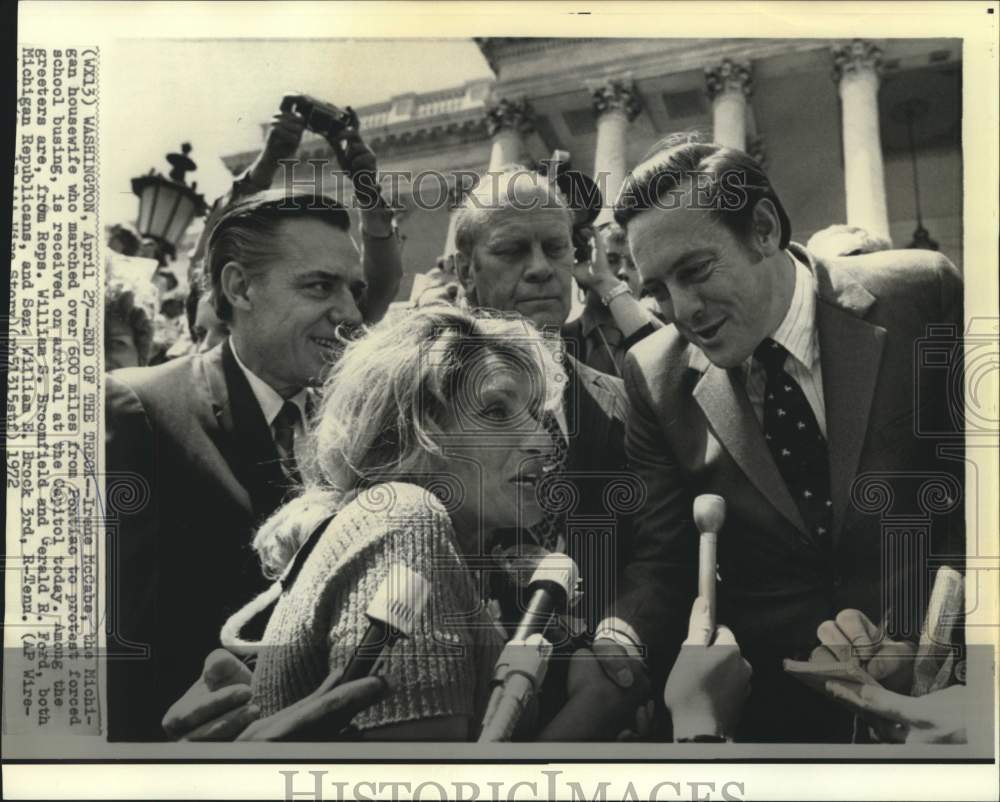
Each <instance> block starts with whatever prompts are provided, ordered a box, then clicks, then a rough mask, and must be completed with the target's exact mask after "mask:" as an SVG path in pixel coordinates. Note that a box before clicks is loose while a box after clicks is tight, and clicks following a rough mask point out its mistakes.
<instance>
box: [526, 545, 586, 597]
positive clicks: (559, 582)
mask: <svg viewBox="0 0 1000 802" xmlns="http://www.w3.org/2000/svg"><path fill="white" fill-rule="evenodd" d="M579 581H580V570H579V569H578V568H577V567H576V563H575V562H573V558H572V557H569V556H567V555H565V554H558V553H554V554H546V555H545V556H544V557H543V558H542V560H541V562H540V563H538V567H537V568H536V569H535V573H533V574H532V575H531V582H529V583H528V588H529V589H531V588H532V587H533V586H535V585H549V586H552V585H556V586H558V587H559V588H560V589H561V590H562V592H563V593H565V594H566V598H567V599H572V598H574V596H573V592H574V591H575V590H576V586H577V584H578V583H579Z"/></svg>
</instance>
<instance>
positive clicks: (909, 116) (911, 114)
mask: <svg viewBox="0 0 1000 802" xmlns="http://www.w3.org/2000/svg"><path fill="white" fill-rule="evenodd" d="M927 108H928V106H927V102H926V101H925V100H921V99H920V98H915V97H914V98H910V99H909V100H906V101H904V102H902V103H900V104H899V105H898V106H897V107H896V108H895V110H894V116H895V117H896V119H898V120H901V121H902V122H903V123H904V124H905V125H906V136H907V139H908V140H909V143H910V162H911V163H912V165H913V200H914V204H915V205H916V207H917V227H916V229H915V230H914V232H913V240H912V241H911V242H910V244H909V245H907V246H906V247H907V248H920V249H922V250H925V251H936V250H937V249H938V243H937V241H936V240H933V239H931V233H930V232H929V231H928V230H927V229H926V228H924V220H923V214H922V212H921V209H920V181H919V180H918V177H917V149H916V146H915V145H914V143H913V123H914V122H916V121H917V120H918V119H919V118H921V117H923V116H924V115H926V114H927Z"/></svg>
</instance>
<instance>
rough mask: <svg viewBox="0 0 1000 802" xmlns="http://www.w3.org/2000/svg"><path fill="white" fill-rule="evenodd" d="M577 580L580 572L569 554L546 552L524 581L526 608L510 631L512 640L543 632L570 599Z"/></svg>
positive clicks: (572, 597)
mask: <svg viewBox="0 0 1000 802" xmlns="http://www.w3.org/2000/svg"><path fill="white" fill-rule="evenodd" d="M579 581H580V571H579V569H578V568H577V567H576V563H575V562H573V558H572V557H568V556H566V555H565V554H546V555H545V556H544V557H543V558H542V560H541V562H539V563H538V567H537V568H536V569H535V573H533V574H532V575H531V581H530V582H529V583H528V592H529V593H531V598H530V599H529V600H528V609H527V610H525V611H524V617H523V618H522V619H521V623H520V624H518V626H517V630H516V631H515V632H514V637H513V638H511V640H512V641H526V640H527V639H528V638H529V637H530V636H531V635H533V634H535V633H538V634H540V635H544V634H545V630H546V628H547V627H548V625H549V624H550V623H551V621H552V619H553V617H554V616H555V615H556V613H557V612H558V611H559V610H561V609H565V608H566V606H567V602H568V601H569V600H570V599H574V595H573V593H574V591H575V590H576V586H577V584H578V583H579Z"/></svg>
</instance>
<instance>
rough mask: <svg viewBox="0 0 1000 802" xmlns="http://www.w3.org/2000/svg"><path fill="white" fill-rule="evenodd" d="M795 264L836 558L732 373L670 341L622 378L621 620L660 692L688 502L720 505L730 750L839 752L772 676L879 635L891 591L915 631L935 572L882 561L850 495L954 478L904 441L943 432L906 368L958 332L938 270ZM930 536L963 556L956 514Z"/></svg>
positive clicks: (686, 572) (686, 551) (923, 255)
mask: <svg viewBox="0 0 1000 802" xmlns="http://www.w3.org/2000/svg"><path fill="white" fill-rule="evenodd" d="M792 250H793V251H794V253H795V255H796V256H797V257H798V258H799V259H800V260H801V261H803V262H804V263H806V264H807V265H808V266H809V267H810V269H811V270H812V271H813V273H814V275H815V277H816V283H817V296H818V297H817V304H816V326H817V331H818V338H819V347H820V360H821V366H822V376H823V390H824V396H825V406H826V419H827V438H828V444H829V459H830V473H831V485H832V487H831V493H832V500H833V518H834V527H833V532H832V543H833V546H832V554H830V555H826V554H824V552H822V551H821V550H820V548H819V547H818V546H817V544H816V542H815V541H814V540H813V539H812V538H810V537H809V536H808V535H807V533H806V529H805V526H804V524H803V522H802V520H801V517H800V515H799V513H798V510H797V508H796V505H795V503H794V501H793V500H792V498H791V495H790V494H789V492H788V490H787V488H786V487H785V484H784V482H783V480H782V479H781V476H780V474H779V473H778V469H777V467H776V466H775V464H774V461H773V459H772V458H771V455H770V452H769V450H768V447H767V445H766V443H765V440H764V436H763V432H762V430H761V426H760V423H759V422H758V419H757V417H756V416H755V414H754V411H753V409H752V407H751V405H750V401H749V398H748V396H747V393H746V390H745V382H744V376H743V371H742V369H741V368H737V369H733V370H724V369H721V368H718V367H715V366H714V365H711V364H710V363H708V361H707V360H706V359H704V357H703V355H702V354H701V352H700V351H698V350H697V349H696V348H695V347H694V346H692V345H691V344H689V343H688V342H687V341H686V340H685V339H684V338H683V337H682V336H681V335H680V334H679V332H678V331H677V329H676V328H675V327H673V326H669V327H667V328H666V329H664V330H662V331H659V332H657V333H656V334H654V335H652V336H650V337H648V338H646V339H645V340H643V341H642V342H641V343H639V344H638V345H637V346H635V348H633V349H632V351H631V352H630V353H629V357H628V360H627V364H626V375H625V384H626V391H627V394H628V398H629V417H628V424H627V434H626V449H627V452H628V456H629V460H630V465H631V467H632V468H633V469H634V470H635V471H636V472H637V473H638V474H639V476H640V477H641V478H642V480H643V481H644V482H645V484H646V486H647V496H648V501H647V503H646V505H645V506H644V508H643V509H642V510H641V511H640V512H639V514H638V515H637V518H636V532H635V534H634V546H633V549H632V553H631V555H630V562H629V565H628V567H627V568H626V571H625V577H624V592H623V594H622V595H621V596H620V598H619V599H618V602H617V609H616V613H617V615H618V616H619V617H621V618H623V619H624V620H626V621H627V622H629V623H630V624H631V625H632V626H633V627H634V628H635V630H636V631H637V632H638V634H639V635H640V637H641V638H642V640H643V641H644V643H645V644H646V645H647V646H648V647H649V649H650V659H651V665H652V667H653V671H654V674H656V675H659V676H660V677H663V676H665V673H666V671H667V669H668V668H669V666H670V664H671V663H672V660H673V658H674V656H675V655H676V649H677V648H678V647H679V644H680V642H681V640H683V637H684V633H685V631H686V623H687V616H688V611H689V609H690V603H691V600H692V599H693V596H694V594H695V592H696V579H697V563H698V532H697V531H695V528H694V524H693V521H692V512H691V509H692V502H693V499H694V497H695V496H697V495H698V494H701V493H715V494H718V495H720V496H722V497H723V498H724V499H725V500H726V504H727V515H726V523H725V526H724V528H723V531H722V532H721V533H720V535H719V545H718V561H719V576H720V577H721V584H720V585H719V594H720V596H719V620H720V623H724V624H728V625H729V626H730V627H731V628H732V629H733V631H734V633H735V634H736V637H737V640H738V641H739V643H740V645H741V648H742V649H743V652H744V654H745V655H747V656H748V659H750V661H751V664H752V665H753V666H754V678H753V692H752V695H751V700H750V702H749V703H748V707H747V709H746V711H745V714H744V718H743V726H742V730H741V733H740V736H741V737H744V738H746V739H752V740H843V739H846V738H847V737H849V735H850V733H849V731H848V730H845V729H844V722H843V721H839V720H837V717H836V716H834V715H828V714H829V713H830V710H829V708H828V707H827V706H826V703H825V702H824V701H822V700H821V699H820V697H819V695H818V694H816V693H814V692H811V691H805V690H803V688H802V686H800V685H798V684H797V683H795V682H794V681H792V680H790V679H788V678H786V677H785V676H783V675H782V672H781V665H780V660H781V658H782V657H797V658H800V659H804V658H807V657H808V654H809V651H810V649H811V647H812V646H814V645H815V644H816V642H817V641H816V628H817V626H818V625H819V624H820V623H821V622H822V621H823V620H825V619H828V618H832V617H834V615H835V614H836V613H837V612H838V611H840V610H842V609H845V608H857V609H860V610H862V611H863V612H865V613H866V614H867V615H868V616H869V618H871V619H872V620H873V621H875V622H876V623H879V622H880V619H881V618H882V616H883V614H884V612H885V610H884V604H883V594H884V593H888V592H890V591H891V589H892V588H894V587H895V588H896V589H897V590H898V589H899V587H901V586H900V585H898V584H894V583H900V582H902V583H909V584H907V585H905V587H908V588H911V589H912V590H913V591H914V592H913V593H912V594H911V596H910V598H909V602H910V603H909V604H908V605H906V606H902V605H897V606H896V607H895V608H894V609H893V612H892V616H893V618H894V620H895V629H896V630H897V631H899V630H903V631H905V632H909V633H911V634H912V633H914V632H915V631H916V630H914V628H913V627H914V621H915V620H919V617H920V615H921V608H920V604H921V601H922V598H921V596H922V592H921V589H926V586H927V585H928V584H929V583H928V581H927V577H928V573H929V570H930V569H929V568H928V566H927V565H926V564H925V561H924V559H922V558H916V557H914V555H912V554H911V555H909V556H906V555H904V556H900V555H901V554H903V552H893V551H892V550H891V548H890V547H891V543H890V540H889V539H887V538H886V537H883V533H882V529H881V524H880V517H879V515H878V514H876V513H875V512H873V510H874V509H875V508H876V507H878V503H877V499H875V500H873V499H872V498H868V499H865V498H861V497H859V496H858V493H859V492H860V490H861V489H860V487H855V488H854V492H855V497H854V500H853V501H852V485H853V484H854V482H855V479H856V477H858V476H859V475H860V474H865V473H872V472H893V473H896V474H897V475H899V472H901V471H907V472H921V471H923V472H942V471H945V472H950V473H952V474H953V475H954V476H955V477H961V475H962V467H961V463H960V461H958V460H948V459H942V458H938V457H937V456H936V455H935V447H936V445H937V442H936V441H935V440H933V439H927V438H923V437H920V436H917V434H916V428H915V427H916V426H917V418H919V420H920V421H923V423H922V424H921V425H926V424H927V423H928V422H930V421H935V425H936V424H937V423H940V422H941V421H943V420H945V419H946V418H947V416H948V414H949V400H950V399H949V397H948V395H947V392H945V391H943V388H942V386H941V384H938V383H935V381H934V376H933V375H931V374H930V373H929V372H928V371H921V369H920V368H919V367H918V365H919V358H918V353H917V342H918V340H920V338H923V337H925V335H926V334H927V331H926V327H927V325H928V324H933V323H951V324H957V325H958V326H959V327H960V326H961V323H962V283H961V279H960V277H959V275H958V273H957V271H956V270H955V268H954V267H953V266H952V265H951V263H950V262H948V260H947V259H945V258H944V257H942V256H940V255H938V254H934V253H929V252H925V251H902V252H900V251H890V252H882V253H876V254H869V255H865V256H855V257H849V258H843V259H839V260H836V261H833V262H831V263H823V262H820V261H817V260H815V259H814V258H813V257H811V256H810V255H809V254H808V253H807V252H805V251H804V250H803V249H801V248H799V247H798V246H795V245H793V246H792ZM959 333H960V329H959ZM952 342H953V341H952ZM939 373H940V371H939ZM915 399H918V400H919V407H918V408H917V409H915ZM958 404H959V407H960V405H961V399H959V400H958ZM915 413H916V417H915ZM932 428H933V427H932ZM887 481H888V483H889V484H890V485H893V487H892V488H891V489H890V490H889V493H890V494H891V493H893V492H895V493H896V495H897V496H898V497H897V498H895V499H894V500H893V504H894V505H895V508H894V512H895V513H897V514H898V513H900V512H906V510H908V509H909V510H911V511H912V512H914V514H916V515H919V514H920V509H918V507H919V504H918V500H915V499H913V498H904V497H903V496H905V495H906V492H907V491H906V488H905V487H904V486H903V485H904V484H905V483H903V482H902V478H900V480H899V481H898V482H896V481H895V480H894V479H892V478H890V479H888V480H887ZM894 482H895V484H894ZM871 487H874V485H872V486H871ZM874 492H875V493H876V495H877V494H878V493H879V492H880V491H879V490H878V489H877V488H876V489H875V491H874ZM862 495H863V493H862ZM900 505H902V506H900ZM865 509H868V512H865ZM914 520H916V519H914ZM934 523H935V531H934V535H935V546H934V548H935V549H937V551H938V553H941V552H942V550H944V551H951V552H952V553H958V554H961V553H962V552H963V550H964V542H963V538H964V529H963V522H962V511H961V504H959V505H958V509H957V511H953V514H952V515H951V516H945V518H944V519H943V520H936V521H935V522H934ZM897 595H898V594H897ZM904 618H905V619H907V620H906V621H905V622H904V620H903V619H904Z"/></svg>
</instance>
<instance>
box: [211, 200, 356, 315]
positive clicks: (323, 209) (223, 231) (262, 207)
mask: <svg viewBox="0 0 1000 802" xmlns="http://www.w3.org/2000/svg"><path fill="white" fill-rule="evenodd" d="M304 217H314V218H316V219H318V220H322V221H324V222H326V223H329V224H330V225H331V226H333V227H334V228H336V229H338V230H340V231H349V230H350V228H351V218H350V215H349V214H348V212H347V210H346V209H345V208H344V207H343V206H341V205H340V204H339V203H337V201H335V200H334V199H333V198H331V197H329V196H327V195H322V194H319V193H316V192H301V191H299V192H292V193H288V192H286V191H285V190H284V189H269V190H265V191H264V192H257V193H255V194H253V195H250V196H249V197H247V198H245V199H243V200H241V201H239V202H238V203H235V204H233V205H232V206H230V207H229V208H228V209H227V210H225V211H224V212H223V213H222V216H221V217H220V218H219V221H218V222H217V223H216V224H215V227H214V228H213V229H212V233H211V235H210V236H209V240H208V258H207V259H206V263H207V265H208V274H209V277H210V279H211V286H212V302H213V304H214V305H215V313H216V314H217V315H218V316H219V320H223V321H225V322H227V323H228V322H230V321H231V320H232V312H233V310H232V307H231V306H230V304H229V301H228V300H227V299H226V296H225V293H223V292H222V286H221V285H222V268H223V267H225V266H226V264H227V263H228V262H239V263H240V264H242V265H244V266H245V267H247V268H248V269H249V270H254V269H257V268H259V266H260V265H261V264H262V263H264V262H267V261H271V260H273V259H277V258H279V257H280V256H281V254H280V253H279V251H278V248H277V245H276V243H277V238H278V234H279V228H280V226H281V224H282V223H283V222H284V221H286V220H296V219H301V218H304Z"/></svg>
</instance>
